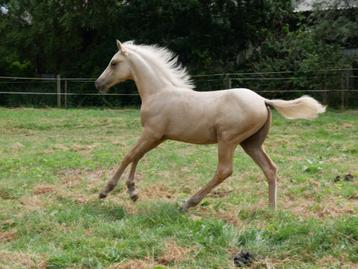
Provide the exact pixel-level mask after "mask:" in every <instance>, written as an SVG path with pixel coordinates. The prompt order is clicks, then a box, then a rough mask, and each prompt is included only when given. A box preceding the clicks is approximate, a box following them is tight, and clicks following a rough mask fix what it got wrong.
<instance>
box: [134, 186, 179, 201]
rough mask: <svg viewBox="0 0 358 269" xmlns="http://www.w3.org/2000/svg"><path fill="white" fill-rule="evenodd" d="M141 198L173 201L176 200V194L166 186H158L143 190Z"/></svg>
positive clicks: (140, 194)
mask: <svg viewBox="0 0 358 269" xmlns="http://www.w3.org/2000/svg"><path fill="white" fill-rule="evenodd" d="M139 196H140V197H143V198H144V199H173V198H175V192H173V191H171V190H170V189H169V188H168V187H167V186H165V185H162V184H156V185H151V186H148V187H146V188H144V189H143V190H141V191H140V193H139Z"/></svg>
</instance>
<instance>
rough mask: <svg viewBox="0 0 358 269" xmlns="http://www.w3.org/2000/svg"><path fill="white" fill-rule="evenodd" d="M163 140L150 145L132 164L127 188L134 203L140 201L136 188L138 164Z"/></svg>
mask: <svg viewBox="0 0 358 269" xmlns="http://www.w3.org/2000/svg"><path fill="white" fill-rule="evenodd" d="M162 142H163V140H157V141H156V142H153V144H152V145H150V146H149V147H148V148H147V149H146V150H145V151H143V152H142V153H141V154H138V155H137V156H136V158H135V160H134V161H133V162H132V166H131V170H130V172H129V176H128V179H127V182H126V184H127V188H128V194H129V197H130V198H131V199H132V200H133V202H135V201H137V199H138V193H137V191H136V188H135V182H134V175H135V171H136V168H137V164H138V162H139V160H140V159H141V158H142V157H143V156H144V154H145V153H147V152H148V151H150V150H151V149H153V148H155V147H157V146H158V145H159V144H160V143H162Z"/></svg>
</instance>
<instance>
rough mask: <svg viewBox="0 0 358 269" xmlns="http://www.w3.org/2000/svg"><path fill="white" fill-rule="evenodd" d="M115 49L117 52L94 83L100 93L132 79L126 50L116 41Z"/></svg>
mask: <svg viewBox="0 0 358 269" xmlns="http://www.w3.org/2000/svg"><path fill="white" fill-rule="evenodd" d="M117 47H118V52H117V53H116V54H114V56H113V57H112V59H111V61H110V62H109V64H108V66H107V68H106V69H105V70H104V71H103V73H102V74H101V75H100V76H99V77H98V79H97V80H96V82H95V85H96V88H97V90H99V91H101V92H107V91H108V90H109V88H110V87H112V86H114V85H116V84H118V83H120V82H122V81H125V80H128V79H131V78H132V77H131V68H130V65H129V62H128V58H127V56H128V51H127V48H126V47H125V46H124V45H123V44H122V43H121V42H119V41H118V40H117Z"/></svg>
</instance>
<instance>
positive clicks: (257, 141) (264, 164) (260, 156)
mask: <svg viewBox="0 0 358 269" xmlns="http://www.w3.org/2000/svg"><path fill="white" fill-rule="evenodd" d="M268 110H269V115H268V118H267V121H266V123H265V125H264V126H263V127H262V128H261V129H260V130H259V131H258V132H257V133H255V134H254V135H253V136H251V137H249V138H248V139H246V140H244V141H243V142H242V143H241V146H242V148H243V149H244V150H245V152H246V153H247V154H248V155H249V156H250V157H251V158H252V159H253V160H254V161H255V162H256V164H257V165H258V166H259V167H260V168H261V169H262V171H263V172H264V174H265V176H266V178H267V180H268V184H269V206H270V207H271V208H273V209H275V208H276V195H277V191H276V181H277V168H276V165H275V164H274V163H273V161H272V160H271V159H270V157H269V156H268V155H267V154H266V152H265V151H264V149H263V147H262V144H263V142H264V140H265V138H266V136H267V134H268V132H269V130H270V125H271V111H270V109H269V108H268Z"/></svg>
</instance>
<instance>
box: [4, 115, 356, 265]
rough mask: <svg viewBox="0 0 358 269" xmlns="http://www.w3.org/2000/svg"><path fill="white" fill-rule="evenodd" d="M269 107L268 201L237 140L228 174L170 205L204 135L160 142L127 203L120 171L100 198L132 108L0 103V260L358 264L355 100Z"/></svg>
mask: <svg viewBox="0 0 358 269" xmlns="http://www.w3.org/2000/svg"><path fill="white" fill-rule="evenodd" d="M273 117H274V119H273V126H272V129H271V133H270V136H269V137H268V139H267V140H266V149H267V151H268V152H269V154H270V156H271V157H272V159H273V160H274V161H275V163H276V164H277V166H278V167H279V177H280V181H279V187H278V190H279V192H278V210H277V211H276V212H272V211H270V210H268V209H266V205H267V183H266V181H265V180H264V177H263V175H262V173H261V171H260V170H259V168H258V167H257V166H256V165H254V163H253V162H252V161H251V160H250V159H249V157H248V156H246V155H245V154H244V153H243V151H242V149H240V148H238V149H237V152H236V155H235V169H234V174H233V176H232V177H231V178H229V179H227V180H226V181H225V182H224V183H223V184H222V185H220V186H219V187H218V188H217V189H215V191H214V192H213V193H211V194H210V195H209V196H208V197H207V198H206V199H205V200H204V201H203V203H202V204H201V205H200V206H198V207H196V208H194V209H192V210H190V212H188V213H186V214H182V213H181V212H180V211H179V205H180V204H181V203H182V202H183V201H184V200H185V199H186V198H188V197H189V196H190V195H191V194H193V193H194V192H195V191H196V190H198V189H199V188H200V187H201V186H202V185H204V184H205V183H206V182H207V181H208V180H209V179H210V178H211V176H212V175H213V173H214V171H215V168H216V146H215V145H211V146H196V145H189V144H184V143H179V142H173V141H168V142H166V143H164V144H162V145H161V146H160V147H159V148H157V149H155V150H153V151H152V152H150V153H149V154H148V155H146V157H145V158H144V159H143V160H142V161H141V163H140V164H139V167H138V172H137V176H136V179H137V181H138V183H137V186H138V188H139V200H138V201H137V202H136V203H133V202H131V201H130V200H129V198H128V197H127V193H126V189H125V187H124V184H123V180H122V181H121V182H120V184H119V186H118V187H117V188H116V190H115V191H114V192H113V194H111V195H110V196H109V197H108V198H107V199H106V200H104V201H100V200H98V199H97V195H98V192H99V190H100V189H101V188H102V187H103V186H104V184H105V182H106V181H107V179H108V178H109V177H110V176H111V174H112V173H113V172H114V170H115V169H116V166H117V164H118V163H119V161H120V160H121V158H122V157H123V156H124V154H125V153H126V152H127V151H128V150H129V149H130V147H131V146H132V145H133V144H134V143H135V141H136V138H137V137H138V135H139V134H140V132H141V127H140V120H139V112H138V111H137V110H134V109H124V110H95V109H81V110H58V109H28V108H26V109H25V108H24V109H5V108H1V109H0V268H11V269H12V268H51V269H55V268H112V269H114V268H136V269H137V268H138V269H141V268H157V269H159V268H234V264H233V255H234V254H235V253H237V252H238V251H241V250H245V251H249V252H250V253H252V254H254V255H255V257H256V261H255V263H254V264H253V265H251V267H252V268H358V111H347V112H344V113H339V112H333V111H330V112H328V113H326V114H324V115H322V116H321V117H320V118H319V119H318V120H315V121H287V120H284V119H283V118H282V117H281V116H279V115H278V114H277V113H274V115H273ZM348 173H351V174H352V175H353V176H354V178H353V180H350V181H347V180H344V176H345V175H346V174H348ZM125 176H126V175H125ZM336 176H340V177H341V180H338V181H337V182H335V181H334V179H335V178H336Z"/></svg>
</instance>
